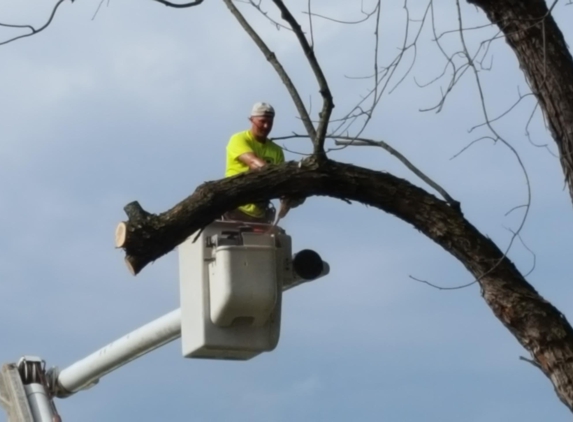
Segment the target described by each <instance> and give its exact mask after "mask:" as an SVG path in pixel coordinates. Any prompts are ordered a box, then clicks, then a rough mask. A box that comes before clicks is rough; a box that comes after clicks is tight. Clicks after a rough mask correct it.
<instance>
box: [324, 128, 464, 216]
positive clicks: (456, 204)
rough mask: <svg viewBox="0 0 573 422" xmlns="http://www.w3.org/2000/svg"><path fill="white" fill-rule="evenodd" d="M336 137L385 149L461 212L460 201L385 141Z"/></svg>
mask: <svg viewBox="0 0 573 422" xmlns="http://www.w3.org/2000/svg"><path fill="white" fill-rule="evenodd" d="M336 138H338V139H345V140H344V141H340V140H338V139H335V141H334V143H335V144H336V145H352V146H376V147H380V148H383V149H385V150H386V151H388V152H389V153H390V154H392V155H393V156H394V157H396V158H397V159H398V160H400V161H401V162H402V163H403V164H404V165H405V166H406V167H408V168H409V169H410V170H411V171H412V173H414V174H415V175H416V176H418V177H419V178H420V179H422V180H423V181H424V182H426V183H427V184H428V185H429V186H431V187H432V188H434V190H436V192H439V193H440V195H442V197H443V198H444V199H445V200H446V202H447V203H448V204H450V206H451V207H452V208H454V209H455V210H456V211H458V212H460V213H461V207H460V203H459V202H458V201H456V200H455V199H453V198H452V197H451V196H450V195H449V194H448V192H446V190H445V189H444V188H442V187H441V186H440V185H438V184H437V183H436V182H434V181H433V180H432V179H430V178H429V177H428V176H426V175H425V174H424V173H423V172H422V171H421V170H419V169H418V168H417V167H416V166H415V165H414V164H412V163H411V162H410V160H408V159H407V158H406V157H404V156H403V155H402V154H401V153H400V152H398V151H396V150H395V149H394V148H392V147H391V146H390V145H388V144H387V143H386V142H384V141H372V140H370V139H364V138H353V137H350V136H337V137H336Z"/></svg>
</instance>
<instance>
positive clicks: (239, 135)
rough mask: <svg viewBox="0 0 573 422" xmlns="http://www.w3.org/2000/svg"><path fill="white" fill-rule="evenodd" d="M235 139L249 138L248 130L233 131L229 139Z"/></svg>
mask: <svg viewBox="0 0 573 422" xmlns="http://www.w3.org/2000/svg"><path fill="white" fill-rule="evenodd" d="M235 139H247V140H248V139H249V131H248V130H241V131H240V132H235V133H233V134H232V135H231V138H230V140H235Z"/></svg>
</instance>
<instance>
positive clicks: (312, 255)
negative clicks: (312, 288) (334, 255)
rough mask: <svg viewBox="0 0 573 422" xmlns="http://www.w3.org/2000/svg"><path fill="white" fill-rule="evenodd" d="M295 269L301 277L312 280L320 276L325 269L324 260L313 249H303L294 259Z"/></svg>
mask: <svg viewBox="0 0 573 422" xmlns="http://www.w3.org/2000/svg"><path fill="white" fill-rule="evenodd" d="M292 264H293V269H294V271H295V273H297V274H298V276H299V277H301V278H303V279H305V280H312V279H314V278H316V277H318V276H319V275H320V273H321V272H322V270H323V269H324V264H323V262H322V258H321V257H320V255H319V254H318V253H316V252H315V251H313V250H311V249H303V250H302V251H300V252H298V253H297V254H296V255H295V256H294V257H293V261H292Z"/></svg>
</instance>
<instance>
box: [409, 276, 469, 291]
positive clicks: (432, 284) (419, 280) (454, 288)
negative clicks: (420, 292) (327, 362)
mask: <svg viewBox="0 0 573 422" xmlns="http://www.w3.org/2000/svg"><path fill="white" fill-rule="evenodd" d="M409 277H410V278H411V279H412V280H416V281H418V282H420V283H424V284H427V285H428V286H430V287H433V288H434V289H438V290H461V289H465V288H466V287H470V286H472V285H474V284H476V283H477V282H478V280H474V281H472V282H470V283H467V284H462V285H461V286H453V287H444V286H438V285H437V284H434V283H430V282H429V281H426V280H422V279H420V278H416V277H414V276H409Z"/></svg>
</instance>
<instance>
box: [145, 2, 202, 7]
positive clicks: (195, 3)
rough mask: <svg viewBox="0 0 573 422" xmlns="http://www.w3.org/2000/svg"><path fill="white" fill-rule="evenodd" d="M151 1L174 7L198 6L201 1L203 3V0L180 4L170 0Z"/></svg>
mask: <svg viewBox="0 0 573 422" xmlns="http://www.w3.org/2000/svg"><path fill="white" fill-rule="evenodd" d="M153 1H155V2H157V3H161V4H163V5H165V6H169V7H174V8H176V9H185V8H187V7H193V6H199V5H200V4H201V3H203V0H195V1H192V2H190V3H181V4H177V3H171V2H170V1H166V0H153Z"/></svg>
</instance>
